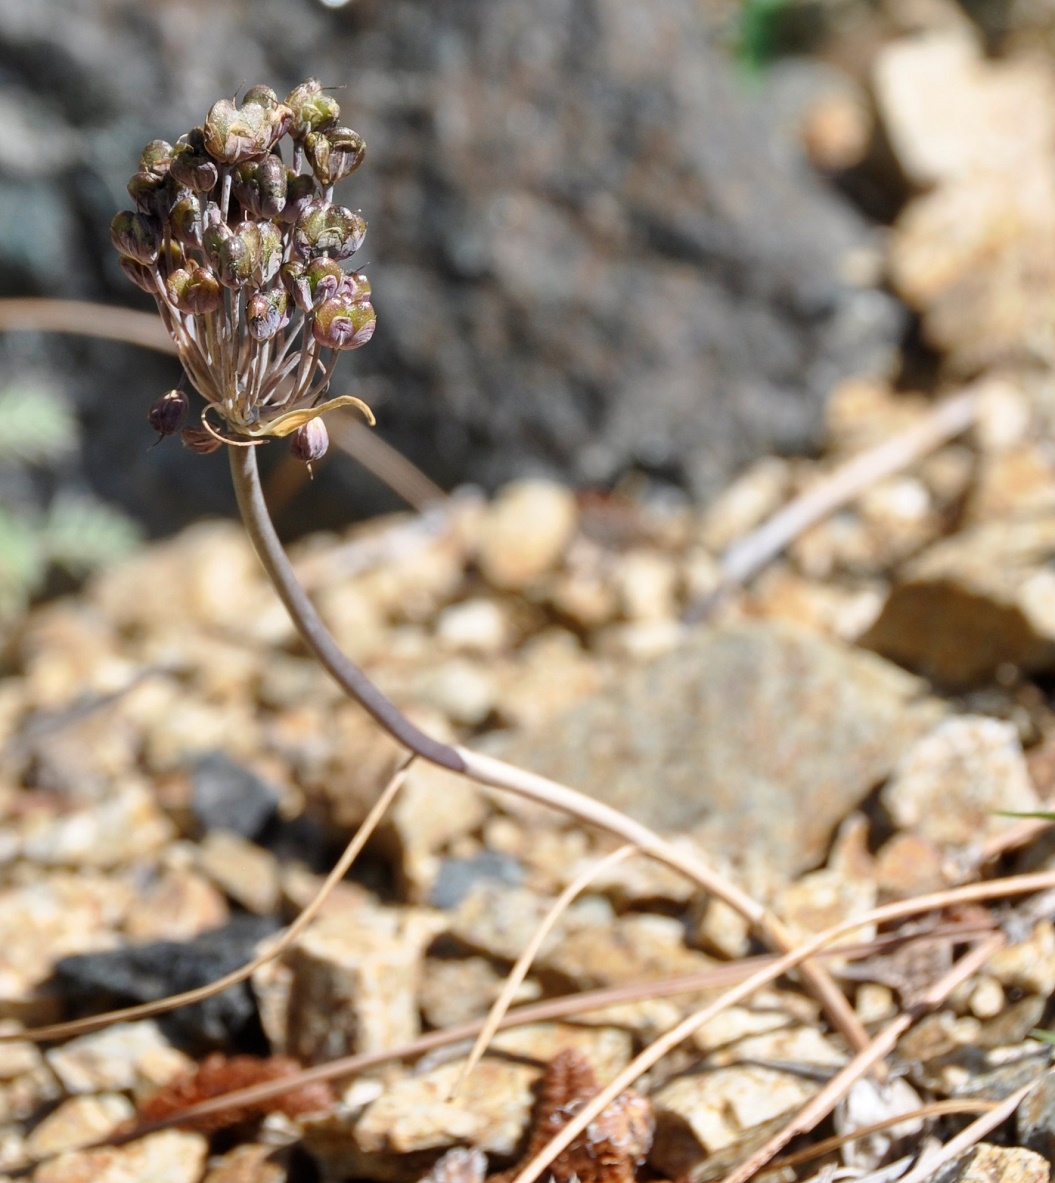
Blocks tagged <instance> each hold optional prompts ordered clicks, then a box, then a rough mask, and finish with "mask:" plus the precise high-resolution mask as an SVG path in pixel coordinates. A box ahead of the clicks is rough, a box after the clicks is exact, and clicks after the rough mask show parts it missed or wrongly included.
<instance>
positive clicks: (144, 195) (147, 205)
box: [126, 172, 165, 214]
mask: <svg viewBox="0 0 1055 1183" xmlns="http://www.w3.org/2000/svg"><path fill="white" fill-rule="evenodd" d="M164 180H165V178H164V177H159V176H156V175H155V174H154V173H148V172H138V173H133V174H132V176H131V178H130V179H129V181H128V184H127V186H126V188H127V190H128V196H129V197H131V199H132V201H133V202H134V203H135V207H136V209H138V210H141V211H142V212H143V213H145V214H152V213H154V211H155V210H156V209H157V204H158V192H159V190H160V189H161V187H162V185H163V184H164Z"/></svg>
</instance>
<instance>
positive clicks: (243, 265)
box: [202, 222, 253, 288]
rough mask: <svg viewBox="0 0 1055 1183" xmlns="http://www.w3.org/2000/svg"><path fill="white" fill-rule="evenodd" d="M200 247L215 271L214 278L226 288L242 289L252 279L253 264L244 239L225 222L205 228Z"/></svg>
mask: <svg viewBox="0 0 1055 1183" xmlns="http://www.w3.org/2000/svg"><path fill="white" fill-rule="evenodd" d="M202 246H203V247H204V249H205V253H206V255H208V257H209V261H210V262H211V263H212V265H213V267H214V268H215V269H216V277H217V279H219V281H220V283H222V284H223V285H224V287H227V288H240V287H244V286H245V285H246V284H247V283H248V282H249V281H250V279H252V273H253V264H252V260H251V259H250V257H249V247H248V245H247V244H246V241H245V239H244V238H243V237H242V236H241V235H240V234H236V233H235V231H234V230H232V229H231V227H230V226H228V225H227V223H226V222H217V223H215V224H213V225H210V226H206V228H205V231H204V232H203V234H202Z"/></svg>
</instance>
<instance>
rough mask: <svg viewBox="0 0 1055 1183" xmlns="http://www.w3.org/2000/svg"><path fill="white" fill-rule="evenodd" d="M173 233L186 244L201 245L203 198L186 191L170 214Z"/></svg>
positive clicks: (190, 245) (191, 245)
mask: <svg viewBox="0 0 1055 1183" xmlns="http://www.w3.org/2000/svg"><path fill="white" fill-rule="evenodd" d="M169 221H170V223H171V225H172V235H173V237H174V238H176V239H177V240H178V241H179V242H181V243H182V244H183V245H184V246H189V247H200V246H201V236H202V215H201V198H200V197H199V196H198V195H197V193H191V192H187V191H185V192H184V194H183V196H182V197H181V198H180V199H179V200H178V201H177V202H176V204H175V205H173V207H172V210H171V212H170V214H169Z"/></svg>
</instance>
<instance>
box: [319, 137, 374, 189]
mask: <svg viewBox="0 0 1055 1183" xmlns="http://www.w3.org/2000/svg"><path fill="white" fill-rule="evenodd" d="M304 155H305V156H307V158H308V163H309V164H310V165H311V168H312V171H313V172H314V173H315V175H316V176H317V177H318V178H319V184H320V185H326V186H329V185H336V184H337V182H338V181H340V180H342V179H343V178H344V177H347V176H349V175H350V174H351V173H354V172H355V170H356V169H357V168H358V167H359V165H360V164H362V163H363V157H364V156H365V155H366V144H365V143H364V142H363V137H362V136H361V135H359V133H358V132H355V131H352V129H351V128H350V127H331V128H330V129H329V131H313V132H309V133H308V134H307V135H306V136H305V137H304Z"/></svg>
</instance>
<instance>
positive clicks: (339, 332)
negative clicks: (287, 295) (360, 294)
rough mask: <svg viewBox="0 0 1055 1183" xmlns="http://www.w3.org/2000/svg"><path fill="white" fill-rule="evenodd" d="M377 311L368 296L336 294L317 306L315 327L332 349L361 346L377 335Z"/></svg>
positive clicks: (322, 341) (317, 335) (322, 342)
mask: <svg viewBox="0 0 1055 1183" xmlns="http://www.w3.org/2000/svg"><path fill="white" fill-rule="evenodd" d="M376 327H377V315H376V313H375V312H374V309H373V305H372V304H370V302H369V301H368V300H352V299H350V298H349V297H348V296H334V297H333V299H332V300H324V301H323V302H322V303H321V304H320V305H319V307H318V308H317V309H316V312H315V316H314V318H313V320H312V324H311V331H312V333H313V335H314V337H315V340H316V341H318V343H319V344H320V345H325V346H327V347H328V348H329V349H358V348H359V346H360V345H365V344H366V343H367V341H369V340H370V338H371V337H372V336H373V335H374V329H375V328H376Z"/></svg>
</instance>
